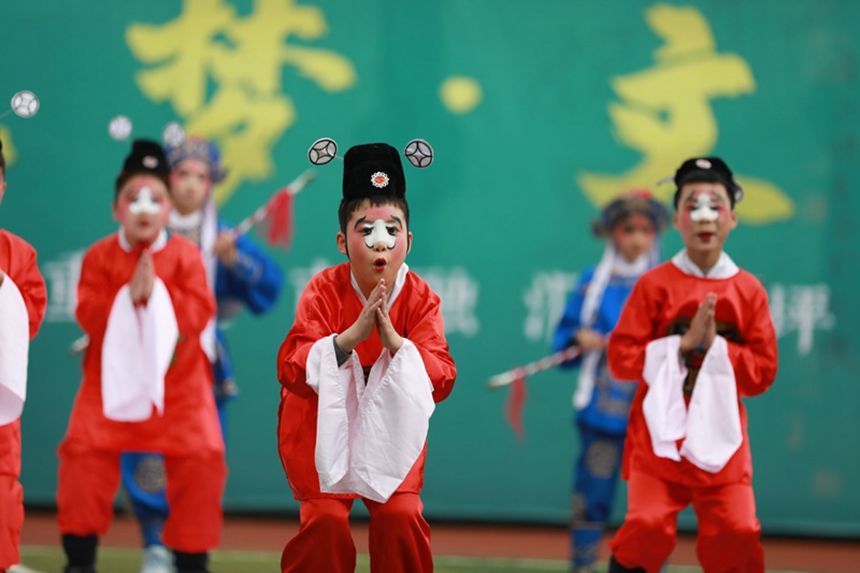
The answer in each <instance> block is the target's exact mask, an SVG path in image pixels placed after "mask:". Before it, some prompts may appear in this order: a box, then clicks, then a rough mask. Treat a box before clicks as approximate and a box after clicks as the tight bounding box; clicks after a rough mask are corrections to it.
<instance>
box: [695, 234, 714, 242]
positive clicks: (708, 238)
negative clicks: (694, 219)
mask: <svg viewBox="0 0 860 573" xmlns="http://www.w3.org/2000/svg"><path fill="white" fill-rule="evenodd" d="M696 236H697V237H699V240H700V241H701V242H703V243H710V242H711V240H713V238H714V233H698V234H697V235H696Z"/></svg>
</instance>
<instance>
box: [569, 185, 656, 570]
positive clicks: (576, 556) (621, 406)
mask: <svg viewBox="0 0 860 573" xmlns="http://www.w3.org/2000/svg"><path fill="white" fill-rule="evenodd" d="M667 222H668V211H667V209H666V208H665V207H664V206H663V205H662V204H660V203H658V202H657V201H655V200H654V199H652V198H651V196H650V194H649V193H648V192H647V191H633V192H629V193H626V194H624V195H621V196H620V197H618V198H617V199H615V200H614V201H612V202H611V203H609V204H608V205H607V206H606V208H605V209H604V210H603V213H602V215H601V220H600V221H599V222H597V223H595V225H594V231H595V235H597V236H599V237H605V239H606V247H605V249H604V252H603V257H602V258H601V260H600V263H598V265H597V266H596V267H590V268H588V269H586V270H585V272H583V273H582V276H581V277H580V279H579V283H578V284H577V285H576V288H575V289H574V290H573V292H572V293H571V295H570V297H569V299H568V301H567V305H566V307H565V309H564V315H563V316H562V318H561V321H560V322H559V324H558V326H557V327H556V331H555V335H554V338H553V350H554V351H556V352H557V351H560V350H564V349H565V348H567V347H569V346H579V347H580V348H581V349H582V354H581V355H580V356H579V357H577V358H575V359H573V360H569V361H567V362H565V363H563V364H562V365H561V368H574V367H579V380H578V384H577V388H576V392H575V393H574V396H573V405H574V407H575V408H576V416H575V421H576V425H577V426H578V428H579V434H580V440H581V442H580V444H581V445H580V453H579V458H578V459H577V461H576V466H575V468H574V482H573V496H572V500H571V501H572V503H571V513H572V515H571V527H570V536H571V561H572V571H574V572H575V573H587V572H591V571H593V568H594V563H595V561H596V560H597V549H598V546H599V543H600V538H601V536H602V534H603V530H604V527H605V524H606V520H607V519H608V518H609V514H610V512H611V509H612V500H613V497H614V496H615V486H616V484H617V482H618V475H619V471H620V468H621V452H622V449H623V446H624V437H625V434H626V431H627V414H628V412H629V410H630V403H631V401H632V400H633V395H634V393H635V390H636V388H635V387H634V386H635V385H633V384H629V383H626V382H619V381H616V380H614V379H613V378H612V377H611V376H610V374H609V370H608V368H607V366H606V343H607V341H608V340H609V334H610V333H611V331H612V329H613V328H614V327H615V324H616V322H618V317H619V316H620V315H621V309H622V308H623V307H624V303H625V302H626V300H627V297H628V295H629V294H630V291H631V290H632V288H633V285H634V283H635V282H636V280H637V279H638V278H639V276H640V275H641V274H642V273H643V272H645V271H647V270H648V269H650V268H652V267H654V266H655V265H656V264H657V263H659V262H660V260H659V259H660V253H659V242H658V240H657V236H658V234H659V233H660V232H661V231H663V230H664V229H665V228H666V224H667Z"/></svg>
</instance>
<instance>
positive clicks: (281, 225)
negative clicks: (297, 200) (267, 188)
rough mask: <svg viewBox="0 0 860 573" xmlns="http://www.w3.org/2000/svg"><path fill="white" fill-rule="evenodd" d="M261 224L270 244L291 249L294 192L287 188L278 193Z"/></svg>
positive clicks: (270, 203) (270, 202) (271, 201)
mask: <svg viewBox="0 0 860 573" xmlns="http://www.w3.org/2000/svg"><path fill="white" fill-rule="evenodd" d="M260 225H261V232H262V233H264V234H265V237H266V241H268V243H269V245H271V246H273V247H275V246H278V245H280V246H282V247H284V248H285V249H287V250H289V248H290V243H291V242H292V238H293V194H292V193H290V192H289V191H288V190H286V189H282V190H281V191H279V192H278V193H276V194H275V196H274V197H272V199H271V200H270V201H269V209H268V212H267V213H266V218H265V219H264V220H263V222H262V223H261V224H260Z"/></svg>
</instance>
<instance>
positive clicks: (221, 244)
mask: <svg viewBox="0 0 860 573" xmlns="http://www.w3.org/2000/svg"><path fill="white" fill-rule="evenodd" d="M212 252H213V253H214V254H215V256H216V257H218V260H220V261H221V264H222V265H224V266H225V267H232V266H235V265H236V261H238V260H239V251H237V250H236V236H235V235H234V234H233V232H232V231H228V230H226V229H225V230H223V231H221V232H220V233H218V238H217V239H215V244H213V245H212Z"/></svg>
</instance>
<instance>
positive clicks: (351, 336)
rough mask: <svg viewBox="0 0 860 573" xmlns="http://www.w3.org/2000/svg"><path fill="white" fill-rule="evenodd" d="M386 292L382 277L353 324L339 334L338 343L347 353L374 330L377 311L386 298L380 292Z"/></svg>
mask: <svg viewBox="0 0 860 573" xmlns="http://www.w3.org/2000/svg"><path fill="white" fill-rule="evenodd" d="M384 292H385V280H384V279H380V281H379V283H378V284H377V285H376V287H375V288H374V289H373V290H372V291H371V292H370V296H369V297H367V302H366V303H365V304H364V308H363V309H361V314H359V315H358V318H356V319H355V322H354V323H352V326H350V327H349V328H347V329H346V330H344V331H343V332H342V333H341V334H339V335H338V336H337V345H338V346H340V348H341V350H343V351H344V352H346V353H347V354H348V353H350V352H352V351H353V350H355V347H356V346H358V344H359V343H360V342H362V341H364V340H367V337H368V336H370V333H371V332H373V325H374V324H376V311H377V309H378V308H379V307H380V305H381V304H382V303H383V301H384V300H385V297H384V296H382V294H380V293H384Z"/></svg>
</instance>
